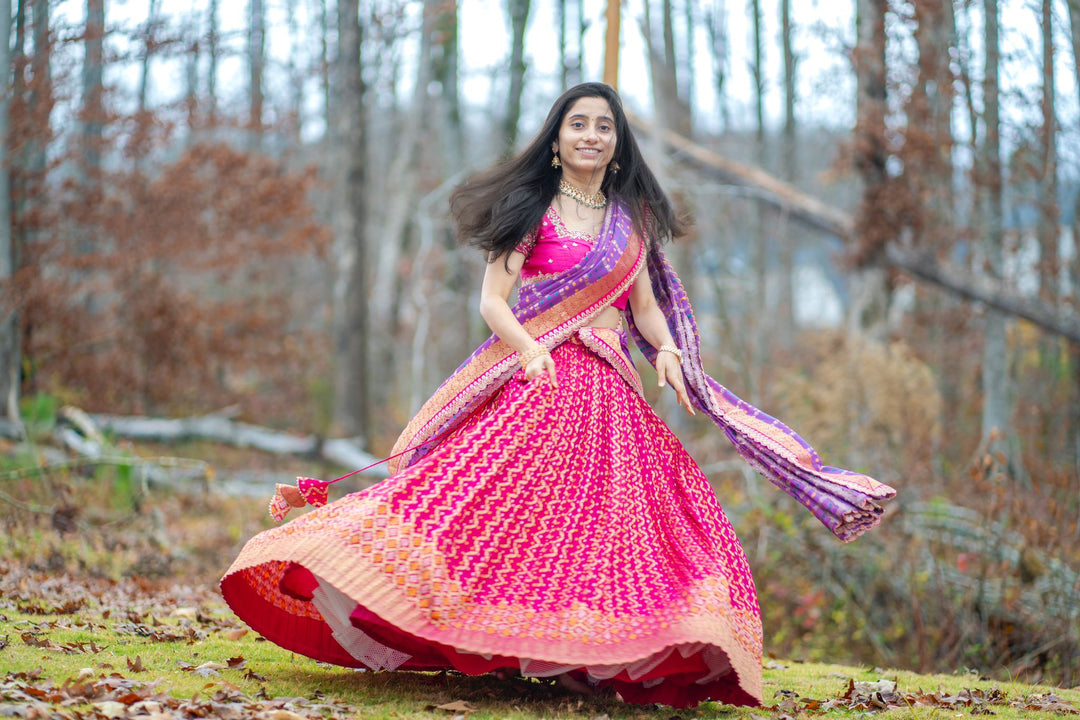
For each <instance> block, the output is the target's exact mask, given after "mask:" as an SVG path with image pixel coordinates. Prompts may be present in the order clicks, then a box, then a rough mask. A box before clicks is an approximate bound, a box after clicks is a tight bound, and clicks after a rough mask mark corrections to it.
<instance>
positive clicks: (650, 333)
mask: <svg viewBox="0 0 1080 720" xmlns="http://www.w3.org/2000/svg"><path fill="white" fill-rule="evenodd" d="M630 312H631V314H632V315H633V316H634V325H635V326H637V329H638V331H639V332H640V333H641V335H642V336H643V337H644V338H645V340H647V341H648V343H649V344H650V345H652V346H653V347H654V348H660V346H662V345H675V339H674V338H672V337H671V330H670V329H668V325H667V319H666V318H665V317H664V313H663V311H661V310H660V306H659V305H658V304H657V303H656V296H655V295H653V291H652V282H650V280H649V273H648V270H646V271H644V272H641V273H639V274H638V276H637V278H636V279H635V280H634V284H633V285H632V286H631V287H630ZM656 375H657V378H658V380H659V386H660V387H664V385H666V384H668V383H670V384H671V387H672V389H673V390H674V391H675V395H676V397H677V398H678V400H679V404H680V405H682V406H683V407H685V408H686V410H687V412H689V413H690V414H691V415H695V414H696V413H695V412H694V406H693V405H691V404H690V396H689V395H687V394H686V385H685V384H684V383H683V375H682V361H681V358H679V356H678V355H676V354H675V353H671V352H666V351H664V352H659V353H657V355H656Z"/></svg>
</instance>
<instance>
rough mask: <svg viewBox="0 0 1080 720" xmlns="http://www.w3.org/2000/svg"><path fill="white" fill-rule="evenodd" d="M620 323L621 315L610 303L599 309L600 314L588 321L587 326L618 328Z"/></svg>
mask: <svg viewBox="0 0 1080 720" xmlns="http://www.w3.org/2000/svg"><path fill="white" fill-rule="evenodd" d="M621 323H622V315H621V314H620V313H619V311H618V310H617V309H616V308H613V307H611V306H610V305H609V306H608V307H606V308H604V309H603V310H601V311H600V314H599V315H597V316H596V317H595V318H593V320H592V322H590V323H588V326H589V327H602V328H618V327H619V325H620V324H621Z"/></svg>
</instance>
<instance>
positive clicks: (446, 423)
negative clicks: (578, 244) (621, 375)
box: [388, 202, 646, 475]
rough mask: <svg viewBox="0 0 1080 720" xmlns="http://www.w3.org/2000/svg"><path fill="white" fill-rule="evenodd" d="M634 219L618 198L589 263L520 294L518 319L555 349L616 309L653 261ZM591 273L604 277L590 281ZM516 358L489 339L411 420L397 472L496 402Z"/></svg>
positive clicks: (398, 448)
mask: <svg viewBox="0 0 1080 720" xmlns="http://www.w3.org/2000/svg"><path fill="white" fill-rule="evenodd" d="M628 223H629V219H628V217H627V214H626V212H625V210H624V209H623V208H622V206H621V205H620V204H618V203H617V202H616V203H613V204H612V209H611V211H610V212H609V214H608V217H607V218H606V220H605V226H604V229H603V231H602V233H601V238H602V239H603V242H601V241H600V239H599V238H598V241H597V242H596V243H595V244H594V246H593V249H592V250H591V251H590V252H589V253H588V254H587V255H586V256H585V259H583V260H582V262H579V263H578V264H577V265H575V266H574V267H573V268H570V269H569V270H567V271H565V272H563V273H560V274H559V275H558V276H556V277H554V278H552V279H550V280H544V281H541V282H539V283H534V284H532V285H530V286H529V288H528V290H529V292H528V293H523V292H519V299H518V302H517V304H516V305H515V306H514V308H513V310H514V314H515V316H518V317H519V319H521V323H522V326H523V327H524V328H525V330H526V331H527V332H528V333H529V334H530V335H532V336H533V337H534V338H535V339H536V340H537V341H538V342H540V343H541V344H542V345H544V346H545V347H547V348H548V349H549V350H550V349H552V348H554V347H555V346H557V345H559V344H560V343H562V342H565V341H566V340H567V339H568V338H569V337H570V336H571V335H572V334H573V333H574V332H575V331H576V330H578V329H579V328H581V327H583V326H584V325H585V324H586V323H587V322H588V321H589V320H591V319H592V318H593V317H595V316H596V315H597V314H599V313H600V311H601V310H603V309H604V308H605V307H607V306H609V305H610V304H611V303H612V302H613V301H614V300H615V299H616V298H618V297H619V296H620V295H621V294H622V293H623V292H625V291H626V289H627V288H629V287H630V285H631V284H632V283H633V281H634V279H635V278H636V277H637V275H638V273H639V272H640V271H641V269H642V268H643V267H644V266H645V263H646V252H645V249H646V246H645V243H644V241H643V240H642V238H641V236H640V235H639V234H638V233H636V232H633V231H632V230H631V229H630V228H629V224H628ZM623 238H625V244H623V242H624V241H623ZM619 249H621V252H620V253H619V255H618V257H617V259H615V261H614V262H611V261H610V260H609V256H610V255H612V254H613V252H612V251H614V250H619ZM590 273H597V274H599V275H600V276H599V277H598V278H596V279H595V280H592V281H590V282H585V280H587V279H588V276H589V274H590ZM576 286H579V287H576ZM562 294H565V295H566V296H565V298H564V299H562V300H560V301H558V302H556V303H554V304H553V305H551V306H550V307H546V308H544V307H543V303H542V300H543V299H544V298H545V297H551V296H558V295H562ZM522 295H525V297H522ZM533 296H538V297H533ZM516 355H517V354H516V352H515V351H514V350H513V349H512V348H510V346H509V345H507V344H506V343H505V342H503V341H502V340H500V339H499V338H498V337H497V336H495V335H492V336H491V337H490V338H488V340H487V341H486V342H485V343H484V345H481V346H480V348H478V349H477V351H476V352H474V353H473V355H472V357H470V358H469V359H468V360H467V361H466V362H465V363H464V364H462V366H461V367H459V368H458V370H457V371H455V372H454V374H453V375H451V376H450V377H449V378H448V379H447V380H446V381H445V382H444V383H443V384H442V385H441V386H440V387H439V389H438V390H436V391H435V394H434V395H432V397H431V398H430V399H429V400H428V401H427V402H426V403H424V406H423V407H422V408H421V409H420V411H419V412H418V413H417V414H416V416H414V417H413V419H412V420H410V421H409V424H408V426H407V427H406V428H405V430H404V431H403V432H402V434H401V435H400V436H399V437H398V439H397V442H396V443H395V444H394V448H393V450H392V452H391V454H392V455H398V454H399V453H400V455H399V456H398V457H396V458H394V459H392V460H391V461H390V463H389V468H388V469H389V471H390V474H391V475H393V474H395V473H397V472H399V471H400V470H403V469H404V468H407V467H408V466H409V465H411V464H412V463H414V462H416V461H417V460H418V459H420V458H421V457H423V456H424V455H425V454H427V452H429V451H430V450H431V449H432V447H433V444H432V443H431V441H432V440H433V439H437V438H439V437H441V436H442V435H443V434H444V433H446V432H448V431H449V430H452V429H453V428H454V427H456V426H457V424H458V423H460V422H461V421H462V420H463V419H464V418H465V417H466V415H467V414H468V413H469V412H471V411H473V410H475V409H476V408H477V407H479V406H480V405H482V404H483V403H484V402H486V401H487V400H488V399H490V398H491V397H492V396H493V395H494V393H495V391H497V390H498V389H499V388H500V387H502V385H503V384H504V383H506V381H507V380H509V379H510V378H511V377H513V375H514V373H515V372H516V369H517V365H518V361H517V357H516Z"/></svg>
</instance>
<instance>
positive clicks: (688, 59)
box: [679, 0, 697, 126]
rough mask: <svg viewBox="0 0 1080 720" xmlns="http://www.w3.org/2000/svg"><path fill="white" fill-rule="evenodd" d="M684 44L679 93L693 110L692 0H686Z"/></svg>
mask: <svg viewBox="0 0 1080 720" xmlns="http://www.w3.org/2000/svg"><path fill="white" fill-rule="evenodd" d="M685 10H686V20H685V25H686V46H685V48H684V50H685V52H684V53H683V67H682V70H681V72H680V73H679V77H681V78H682V79H683V88H682V91H681V92H680V94H681V95H682V97H683V98H684V99H685V100H686V106H687V107H688V108H690V111H691V112H693V110H694V63H695V62H696V58H695V57H694V53H695V49H696V47H695V44H694V30H695V28H696V27H697V23H696V22H695V21H694V2H693V0H686V7H685ZM693 124H694V122H693V118H692V117H691V118H690V125H691V126H693Z"/></svg>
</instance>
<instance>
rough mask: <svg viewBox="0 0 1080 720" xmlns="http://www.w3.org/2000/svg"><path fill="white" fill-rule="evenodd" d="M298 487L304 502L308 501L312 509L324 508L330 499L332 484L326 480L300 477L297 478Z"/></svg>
mask: <svg viewBox="0 0 1080 720" xmlns="http://www.w3.org/2000/svg"><path fill="white" fill-rule="evenodd" d="M296 486H297V488H299V490H300V494H301V495H302V496H303V498H304V500H307V503H308V505H311V506H312V507H322V506H323V505H325V504H326V502H327V500H328V498H329V489H330V483H328V482H326V481H325V480H316V479H315V478H308V477H298V478H296Z"/></svg>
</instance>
